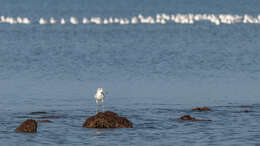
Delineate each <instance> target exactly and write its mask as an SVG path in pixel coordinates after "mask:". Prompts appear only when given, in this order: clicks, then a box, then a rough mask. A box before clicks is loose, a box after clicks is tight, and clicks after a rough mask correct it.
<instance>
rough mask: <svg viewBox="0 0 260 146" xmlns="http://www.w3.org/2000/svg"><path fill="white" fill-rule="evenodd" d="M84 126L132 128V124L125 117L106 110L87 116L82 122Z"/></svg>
mask: <svg viewBox="0 0 260 146" xmlns="http://www.w3.org/2000/svg"><path fill="white" fill-rule="evenodd" d="M83 127H86V128H133V124H132V123H131V122H130V121H128V120H127V119H126V118H125V117H120V116H118V115H117V114H116V113H114V112H111V111H106V112H104V113H101V112H100V113H98V114H96V115H94V116H91V117H89V118H88V119H87V120H86V121H85V122H84V123H83Z"/></svg>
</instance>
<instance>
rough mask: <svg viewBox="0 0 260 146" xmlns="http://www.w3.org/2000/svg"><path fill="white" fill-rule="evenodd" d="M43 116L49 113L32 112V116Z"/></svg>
mask: <svg viewBox="0 0 260 146" xmlns="http://www.w3.org/2000/svg"><path fill="white" fill-rule="evenodd" d="M41 114H47V112H31V113H30V115H41Z"/></svg>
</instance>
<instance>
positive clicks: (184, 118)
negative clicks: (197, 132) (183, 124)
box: [180, 115, 211, 122]
mask: <svg viewBox="0 0 260 146" xmlns="http://www.w3.org/2000/svg"><path fill="white" fill-rule="evenodd" d="M180 119H181V120H183V121H192V122H198V121H205V122H211V120H198V119H196V118H193V117H191V116H190V115H184V116H182V117H180Z"/></svg>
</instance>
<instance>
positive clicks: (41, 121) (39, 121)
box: [36, 120, 52, 123]
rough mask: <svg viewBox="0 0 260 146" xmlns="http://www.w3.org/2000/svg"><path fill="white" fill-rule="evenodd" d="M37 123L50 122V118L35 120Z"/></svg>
mask: <svg viewBox="0 0 260 146" xmlns="http://www.w3.org/2000/svg"><path fill="white" fill-rule="evenodd" d="M36 122H37V123H52V121H50V120H37V121H36Z"/></svg>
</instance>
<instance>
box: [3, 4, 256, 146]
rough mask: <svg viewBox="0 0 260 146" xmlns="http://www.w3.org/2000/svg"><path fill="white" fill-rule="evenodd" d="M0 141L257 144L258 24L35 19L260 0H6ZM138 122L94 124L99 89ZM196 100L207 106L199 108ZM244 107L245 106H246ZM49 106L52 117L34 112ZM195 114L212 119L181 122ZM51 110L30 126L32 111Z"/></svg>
mask: <svg viewBox="0 0 260 146" xmlns="http://www.w3.org/2000/svg"><path fill="white" fill-rule="evenodd" d="M0 3H1V5H0V15H4V16H11V17H17V16H22V17H29V18H30V19H32V20H34V23H32V24H29V25H21V24H19V25H10V24H2V23H1V24H0V38H1V39H0V45H1V46H0V108H1V110H0V145H10V146H12V145H35V146H37V145H47V144H48V145H87V144H88V145H120V146H122V145H156V146H158V145H163V146H164V145H165V146H167V145H198V146H201V145H228V146H230V145H253V146H257V145H260V140H259V139H260V130H259V127H260V92H259V91H260V90H259V85H260V50H259V47H260V42H259V39H260V35H259V34H260V25H259V24H232V25H226V24H223V25H220V26H216V25H215V24H212V23H209V22H198V23H195V24H192V25H184V24H173V23H171V24H165V25H162V24H153V25H151V24H137V25H117V24H111V25H94V24H93V25H91V24H89V25H83V24H78V25H72V24H66V25H60V24H55V25H50V24H47V25H39V24H37V20H38V19H39V18H40V17H45V18H49V17H51V16H52V17H55V18H61V17H64V18H66V19H68V18H69V17H70V16H74V17H78V18H80V17H83V16H84V17H110V16H113V17H132V16H137V15H138V14H139V13H141V14H143V15H145V16H155V15H156V14H157V13H166V14H177V13H185V14H186V13H194V14H195V13H196V14H197V13H207V14H211V13H213V14H216V15H217V14H221V13H225V14H239V15H243V14H250V15H252V16H256V15H258V14H259V13H260V12H259V10H258V9H259V8H258V6H259V4H260V3H259V1H258V0H250V1H245V0H229V1H225V0H218V1H208V0H197V1H193V0H162V1H158V0H131V1H126V0H110V1H109V2H108V1H105V0H97V1H91V0H77V1H72V0H62V1H61V0H25V1H18V0H10V1H4V0H0ZM98 87H103V88H104V90H105V92H106V97H105V110H110V111H113V112H116V113H118V114H119V115H121V116H125V117H127V118H128V119H129V120H130V121H131V122H133V124H134V128H131V129H87V128H83V127H82V124H83V122H84V121H85V119H86V118H87V117H89V116H92V115H94V114H95V101H94V99H93V95H94V93H95V91H96V89H97V88H98ZM197 106H208V107H210V108H211V109H212V111H206V112H193V111H192V110H191V109H192V108H195V107H197ZM245 110H248V111H249V112H240V111H245ZM37 111H43V112H47V114H42V115H41V114H39V115H30V113H31V112H37ZM186 114H189V115H191V116H194V117H195V118H198V119H202V120H212V122H184V121H180V120H179V118H180V117H181V116H183V115H186ZM48 115H55V116H57V117H58V118H55V119H49V120H51V121H52V123H39V125H38V132H37V133H35V134H24V133H15V132H14V130H15V128H16V127H17V126H18V125H19V124H20V123H21V122H23V121H24V120H26V119H28V118H33V119H36V120H38V119H41V118H40V117H41V116H48Z"/></svg>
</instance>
